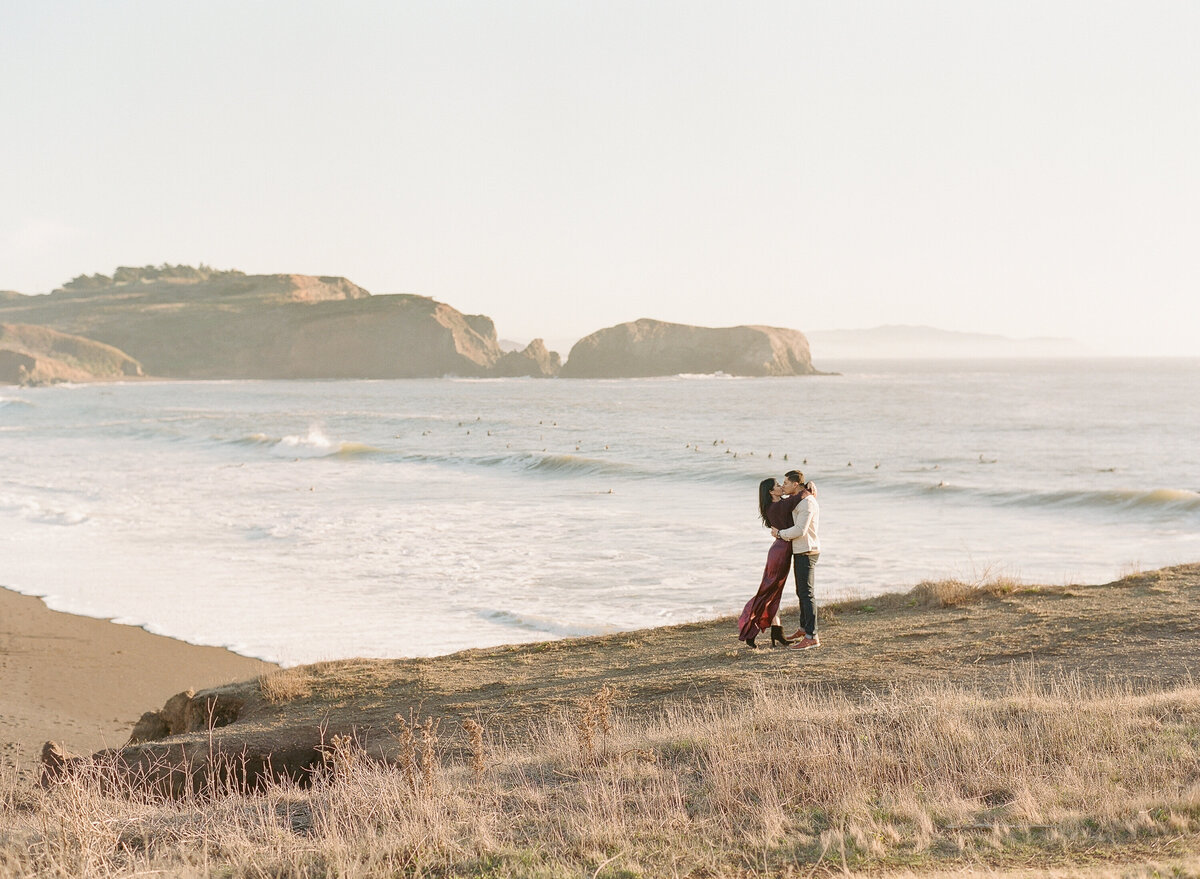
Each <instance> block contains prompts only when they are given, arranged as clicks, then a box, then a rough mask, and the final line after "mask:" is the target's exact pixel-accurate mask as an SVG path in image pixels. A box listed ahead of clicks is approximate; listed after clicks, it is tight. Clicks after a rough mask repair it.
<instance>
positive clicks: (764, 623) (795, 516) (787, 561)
mask: <svg viewBox="0 0 1200 879" xmlns="http://www.w3.org/2000/svg"><path fill="white" fill-rule="evenodd" d="M758 513H759V516H760V517H761V518H762V522H763V525H765V526H766V527H768V528H770V529H771V536H772V537H774V538H775V541H774V542H773V543H772V544H771V548H770V550H769V551H768V552H767V564H766V567H765V568H764V569H763V577H762V583H761V584H760V585H759V587H758V592H756V593H755V595H754V597H753V598H751V599H750V600H749V601H748V602H746V607H745V608H744V609H743V610H742V615H741V616H740V617H738V640H739V641H745V642H746V646H747V647H758V645H757V644H755V643H754V639H755V637H756V636H757V635H758V633H759V632H762V631H764V630H766V629H767V628H768V627H770V629H771V646H772V647H774V646H775V645H776V644H782V645H783V646H785V647H789V646H790V647H791V649H792V650H809V649H812V648H814V647H820V646H821V640H820V638H818V637H817V606H816V602H815V600H814V597H813V573H814V569H815V568H816V566H817V559H818V558H819V557H820V554H821V542H820V540H819V539H818V537H817V522H818V517H819V514H820V506H819V505H818V504H817V487H816V486H815V485H813V484H812V483H811V482H805V481H804V474H803V473H801V472H800V471H799V470H789V471H788V472H787V473H785V474H784V477H783V482H782V483H780V482H776V481H775V479H774V478H769V479H764V480H763V481H762V482H760V483H759V484H758ZM788 568H794V570H795V580H796V597H797V598H799V599H800V628H799V629H797V630H796V631H795V632H793V633H792V635H791V636H789V637H786V638H785V637H784V635H783V626H782V625H780V623H779V602H780V600H781V599H782V597H783V587H784V585H785V584H786V583H787V576H788Z"/></svg>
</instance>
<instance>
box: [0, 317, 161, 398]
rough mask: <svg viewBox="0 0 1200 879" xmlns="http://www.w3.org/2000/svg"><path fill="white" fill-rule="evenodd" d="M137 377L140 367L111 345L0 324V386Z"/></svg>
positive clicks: (37, 327)
mask: <svg viewBox="0 0 1200 879" xmlns="http://www.w3.org/2000/svg"><path fill="white" fill-rule="evenodd" d="M141 374H142V367H141V364H139V363H138V362H137V361H136V360H134V359H133V358H132V357H130V356H129V355H128V354H126V353H125V352H124V351H120V350H118V349H116V348H114V347H112V346H111V345H105V344H103V343H101V342H95V341H93V340H91V339H85V338H82V337H80V336H73V335H69V334H67V333H60V332H57V331H56V330H52V329H49V328H47V327H39V326H31V325H28V324H0V384H14V385H45V384H54V383H55V382H86V381H96V380H98V379H101V380H102V379H119V378H129V377H131V376H139V375H141Z"/></svg>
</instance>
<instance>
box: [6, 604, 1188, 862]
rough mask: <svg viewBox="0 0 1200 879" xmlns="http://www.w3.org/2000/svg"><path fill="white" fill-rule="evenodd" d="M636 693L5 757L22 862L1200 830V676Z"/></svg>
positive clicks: (1083, 850) (378, 855) (475, 855)
mask: <svg viewBox="0 0 1200 879" xmlns="http://www.w3.org/2000/svg"><path fill="white" fill-rule="evenodd" d="M951 598H953V596H951ZM938 600H941V599H938ZM612 700H613V694H612V692H611V691H608V692H605V691H601V692H600V693H598V694H597V696H596V697H594V699H592V700H588V701H587V702H586V704H581V705H579V706H578V707H577V708H576V709H575V710H573V711H571V712H567V713H564V714H562V715H558V716H549V717H548V716H543V717H538V718H534V719H532V720H531V721H530V728H529V730H528V735H526V736H523V737H522V743H521V744H519V745H513V746H510V745H507V744H506V743H505V741H504V740H503V739H501V738H500V737H499V736H497V735H495V734H494V733H493V731H491V730H489V729H487V728H482V727H479V726H478V724H476V723H475V722H472V724H463V725H461V726H459V725H457V724H453V725H451V724H443V725H442V726H441V727H440V728H439V725H438V724H437V722H436V721H431V720H429V719H426V721H425V722H420V721H419V720H418V719H411V720H410V722H405V723H402V724H400V726H399V728H398V731H397V735H398V736H399V737H400V738H401V740H402V741H408V742H409V743H410V746H409V747H408V748H407V749H404V753H405V754H407V758H406V760H404V761H401V765H395V766H388V765H382V764H379V763H377V762H373V761H371V760H367V759H361V758H360V755H357V754H356V753H355V751H354V747H355V745H354V742H353V741H352V740H350V739H345V740H342V739H339V740H338V741H337V742H336V743H334V744H335V746H334V749H333V753H332V754H331V758H330V765H329V766H328V767H327V770H326V771H325V772H324V773H323V774H322V775H321V777H320V778H318V779H317V781H316V783H315V784H314V786H313V787H312V788H310V789H305V790H298V789H296V788H294V787H289V786H276V787H272V788H270V789H268V790H265V791H263V792H261V793H259V794H256V795H253V796H245V795H239V794H237V793H234V792H231V791H222V790H217V791H211V792H209V794H208V795H207V796H204V797H198V798H192V799H185V800H181V801H173V802H172V801H161V800H156V799H153V798H150V797H146V796H124V797H120V796H112V795H109V794H106V793H105V792H104V791H102V790H101V789H100V787H99V786H98V785H97V784H95V783H93V782H90V781H88V780H87V779H80V780H77V781H76V782H74V783H71V784H64V785H61V786H59V787H56V788H54V789H52V790H49V791H45V792H43V791H40V790H36V789H32V788H30V787H28V786H27V785H24V784H23V783H22V782H20V781H18V779H17V778H16V776H15V775H14V774H13V772H12V771H7V772H5V773H0V877H2V879H9V877H18V876H20V877H26V876H44V877H66V876H72V877H84V879H90V877H101V876H104V877H107V876H133V875H138V874H149V873H158V874H160V875H179V876H223V877H242V876H246V877H251V876H252V877H265V876H271V877H297V879H299V877H315V876H326V875H334V876H339V877H368V876H381V875H387V876H390V875H402V876H422V877H442V876H488V877H516V876H528V877H547V879H549V877H564V879H565V877H579V876H588V877H597V879H600V877H610V879H612V877H638V876H647V877H649V876H656V877H657V876H739V877H742V876H805V875H810V874H811V873H812V872H814V871H815V872H817V873H843V872H862V871H868V872H878V871H880V870H891V871H899V870H909V871H914V870H928V869H931V868H937V869H943V870H948V869H952V868H956V867H964V866H968V865H974V866H975V867H977V868H983V867H989V866H990V868H995V869H996V870H998V871H1000V872H998V873H997V874H996V875H1001V874H1003V870H1005V869H1007V870H1011V871H1012V872H1011V873H1009V874H1006V875H1013V876H1016V875H1031V874H1030V873H1028V872H1026V873H1022V872H1021V870H1022V869H1026V870H1028V868H1029V866H1030V865H1032V864H1035V863H1038V864H1043V865H1048V866H1064V865H1069V864H1071V863H1073V862H1074V859H1079V862H1083V861H1084V860H1086V861H1087V862H1088V863H1090V864H1092V865H1093V866H1095V867H1096V873H1095V875H1124V873H1122V872H1120V871H1115V872H1112V873H1104V872H1103V870H1105V869H1109V867H1111V864H1112V859H1113V858H1122V857H1124V858H1126V859H1129V860H1133V859H1134V858H1133V855H1130V854H1129V853H1136V858H1137V859H1144V858H1147V857H1151V856H1155V857H1157V859H1158V860H1159V861H1160V862H1161V863H1163V864H1175V865H1178V864H1181V863H1184V861H1180V860H1178V859H1179V858H1181V857H1186V856H1187V854H1188V852H1189V851H1190V852H1194V851H1196V850H1197V842H1198V841H1200V687H1194V686H1183V687H1176V688H1173V689H1165V690H1160V691H1156V692H1145V693H1139V692H1134V691H1133V690H1132V689H1130V688H1129V687H1126V686H1121V685H1110V686H1108V687H1106V688H1102V689H1097V688H1096V687H1095V686H1094V685H1092V684H1085V683H1084V682H1082V681H1081V680H1080V679H1077V678H1073V677H1056V678H1051V679H1039V678H1038V677H1037V676H1036V675H1035V674H1034V672H1033V671H1032V670H1031V669H1026V670H1025V671H1017V672H1014V673H1013V675H1012V677H1011V679H1010V681H1009V683H1008V686H1007V687H1005V688H1003V689H1002V691H1001V692H999V693H992V694H990V695H983V694H981V693H980V692H976V691H972V690H969V689H962V688H958V687H955V686H952V685H946V684H940V685H925V686H918V687H908V688H905V689H896V690H893V691H890V692H876V693H864V694H863V695H862V696H861V697H857V698H849V697H847V696H845V695H841V694H837V693H831V692H825V691H820V690H816V689H811V688H803V687H782V688H778V689H773V690H771V691H770V692H768V691H767V690H766V689H765V688H764V687H763V686H761V685H759V686H757V687H755V688H754V689H753V690H752V691H751V692H748V693H746V694H745V697H744V698H743V699H741V700H740V701H737V702H733V703H729V702H715V701H709V702H701V703H689V702H682V701H680V702H676V703H674V704H672V705H671V706H669V707H667V708H666V709H664V710H662V711H660V712H658V713H656V714H654V715H653V716H650V717H648V718H646V717H643V718H636V717H632V716H626V715H623V714H622V712H621V706H620V703H619V702H616V703H613V702H612ZM610 703H612V704H610ZM485 757H486V771H485V769H484V760H485ZM1173 859H1174V860H1173ZM1164 871H1165V872H1167V873H1169V868H1164ZM980 872H983V874H984V875H987V872H986V870H982V869H981V871H980ZM1039 872H1043V871H1039ZM1062 875H1066V873H1063V874H1062ZM1070 875H1079V873H1078V872H1074V873H1071V874H1070ZM1145 875H1153V874H1151V873H1146V874H1145Z"/></svg>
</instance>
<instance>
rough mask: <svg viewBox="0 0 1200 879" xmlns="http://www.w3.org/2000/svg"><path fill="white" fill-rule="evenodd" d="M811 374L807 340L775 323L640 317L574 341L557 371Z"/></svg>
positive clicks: (590, 374) (585, 374) (583, 374)
mask: <svg viewBox="0 0 1200 879" xmlns="http://www.w3.org/2000/svg"><path fill="white" fill-rule="evenodd" d="M714 372H723V373H726V374H728V375H746V376H764V375H815V374H817V370H815V369H814V368H813V365H812V356H811V354H810V352H809V349H808V340H807V339H806V338H805V337H804V334H803V333H801V332H800V331H799V330H789V329H782V328H779V327H764V326H740V327H696V326H688V325H686V324H673V323H666V322H664V321H658V320H650V319H648V318H642V319H640V320H636V321H632V322H630V323H623V324H617V325H616V326H614V327H608V328H607V329H603V330H599V331H597V332H595V333H592V334H591V335H590V336H586V337H584V338H582V339H580V340H579V341H578V342H576V343H575V345H574V347H572V348H571V353H570V355H569V356H568V357H567V362H566V363H565V364H564V365H563V368H562V371H561V373H560V375H562V376H563V377H567V378H635V377H642V376H655V375H678V374H681V373H684V374H687V373H698V374H708V373H714Z"/></svg>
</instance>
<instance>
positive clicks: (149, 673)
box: [0, 588, 275, 766]
mask: <svg viewBox="0 0 1200 879" xmlns="http://www.w3.org/2000/svg"><path fill="white" fill-rule="evenodd" d="M273 668H275V666H274V665H271V664H270V663H266V662H261V661H260V660H257V659H247V658H246V657H244V656H239V655H237V654H236V653H231V652H230V651H228V650H225V649H222V648H217V647H197V646H195V645H192V644H186V643H184V642H182V641H176V640H174V639H172V638H165V637H162V636H161V635H151V634H150V633H149V632H146V631H144V630H142V629H139V628H135V627H133V626H122V625H117V624H116V623H112V622H109V621H108V620H97V619H91V618H88V617H80V616H75V615H73V614H68V613H59V612H58V611H53V610H50V609H49V608H47V607H46V605H45V604H43V603H42V601H41V599H38V598H31V597H29V596H26V595H19V594H18V593H16V592H12V591H9V590H8V589H3V588H0V761H3V762H6V763H12V762H17V763H19V764H21V765H25V766H28V765H30V764H31V763H32V761H34V760H36V759H37V755H38V754H39V753H40V752H41V748H42V744H43V743H44V742H46V741H57V742H60V743H62V744H63V745H64V746H66V747H67V749H68V750H71V751H76V752H90V751H95V750H98V749H100V748H106V747H112V746H119V745H123V744H124V743H125V741H126V739H127V738H128V736H129V731H130V729H131V728H132V726H133V724H134V723H135V722H136V721H137V719H138V718H139V717H141V715H142V712H144V711H151V710H154V709H156V708H159V707H161V706H162V704H163V703H164V702H165V701H166V700H167V699H168V698H170V697H171V696H173V695H175V694H176V693H178V692H181V691H183V690H187V689H188V688H192V687H194V688H196V689H202V688H204V687H212V686H216V685H218V684H222V683H226V682H229V681H237V680H244V679H247V678H252V677H256V676H257V675H260V674H262V673H263V672H265V671H268V670H270V669H273Z"/></svg>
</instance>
